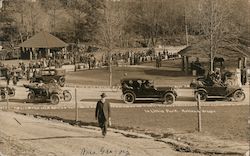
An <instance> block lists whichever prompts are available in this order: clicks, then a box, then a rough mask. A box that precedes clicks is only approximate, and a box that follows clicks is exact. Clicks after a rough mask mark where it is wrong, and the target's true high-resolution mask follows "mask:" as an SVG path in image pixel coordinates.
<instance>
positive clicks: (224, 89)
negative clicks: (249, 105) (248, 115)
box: [190, 73, 246, 102]
mask: <svg viewBox="0 0 250 156" xmlns="http://www.w3.org/2000/svg"><path fill="white" fill-rule="evenodd" d="M223 77H224V78H223V79H224V80H223V81H222V82H221V83H220V84H218V85H211V84H210V83H208V82H207V79H206V78H205V77H198V78H197V79H196V80H193V81H192V82H191V84H190V87H191V88H193V89H194V95H195V99H196V100H197V98H198V94H200V100H201V101H206V100H207V99H208V98H222V99H228V100H230V101H231V100H235V101H237V102H240V101H243V100H244V99H245V97H246V95H245V93H244V91H243V89H242V87H240V85H237V83H236V80H235V79H234V78H232V77H233V76H232V73H225V75H224V76H223Z"/></svg>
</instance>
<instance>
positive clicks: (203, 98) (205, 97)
mask: <svg viewBox="0 0 250 156" xmlns="http://www.w3.org/2000/svg"><path fill="white" fill-rule="evenodd" d="M198 94H200V101H203V102H204V101H206V100H207V93H206V92H205V91H203V90H199V91H196V92H195V100H196V101H197V100H198Z"/></svg>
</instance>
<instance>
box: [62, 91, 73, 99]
mask: <svg viewBox="0 0 250 156" xmlns="http://www.w3.org/2000/svg"><path fill="white" fill-rule="evenodd" d="M63 98H64V100H65V101H71V99H72V95H71V93H70V92H69V91H68V90H64V91H63Z"/></svg>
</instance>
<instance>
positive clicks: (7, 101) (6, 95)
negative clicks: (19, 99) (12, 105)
mask: <svg viewBox="0 0 250 156" xmlns="http://www.w3.org/2000/svg"><path fill="white" fill-rule="evenodd" d="M7 87H8V85H7ZM5 97H6V103H7V111H8V110H9V93H8V88H6V92H5Z"/></svg>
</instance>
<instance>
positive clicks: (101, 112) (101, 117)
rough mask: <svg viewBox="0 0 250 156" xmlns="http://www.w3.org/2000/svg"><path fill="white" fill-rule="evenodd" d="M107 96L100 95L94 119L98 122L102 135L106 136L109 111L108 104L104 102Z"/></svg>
mask: <svg viewBox="0 0 250 156" xmlns="http://www.w3.org/2000/svg"><path fill="white" fill-rule="evenodd" d="M106 97H107V95H106V94H105V93H102V94H101V99H100V100H99V101H98V102H97V104H96V110H95V118H96V119H97V120H98V123H99V126H100V128H101V129H102V135H103V137H105V135H106V134H107V127H108V124H109V126H111V110H110V104H109V102H107V101H106Z"/></svg>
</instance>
